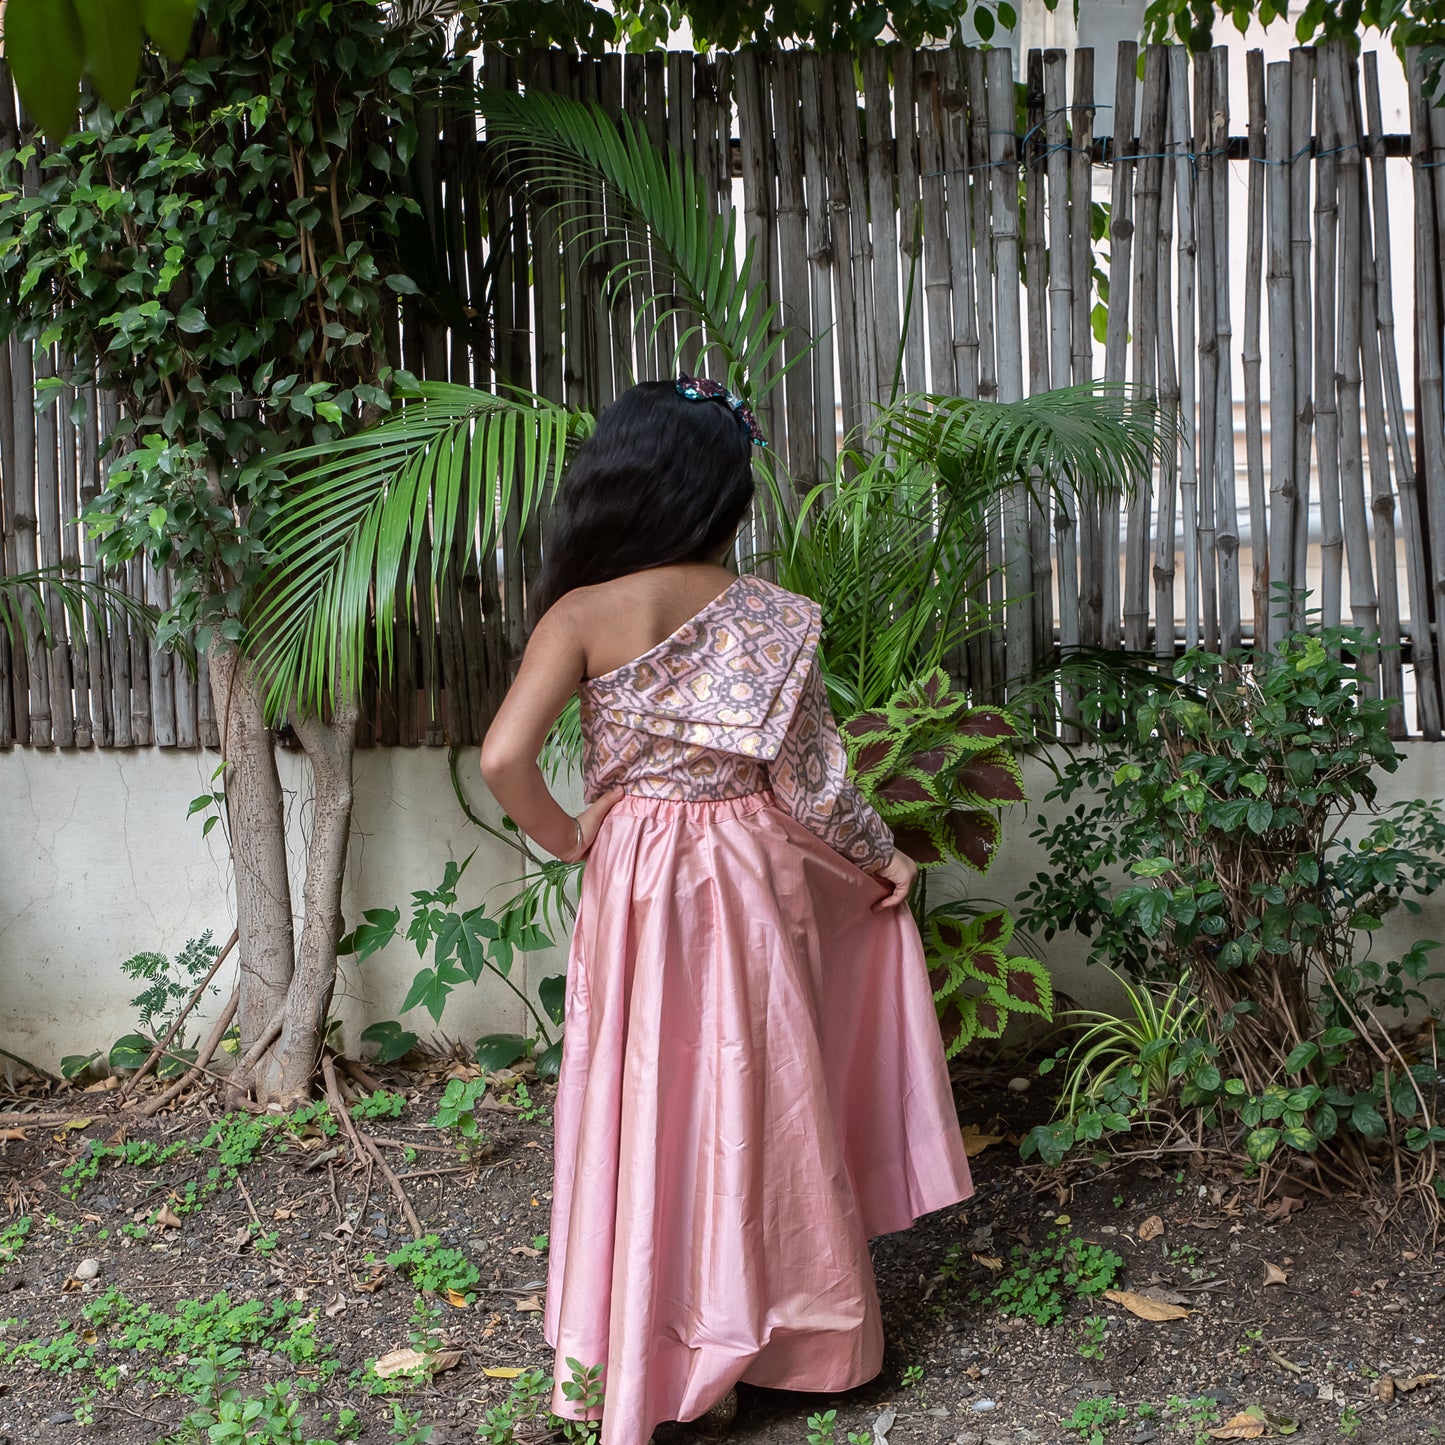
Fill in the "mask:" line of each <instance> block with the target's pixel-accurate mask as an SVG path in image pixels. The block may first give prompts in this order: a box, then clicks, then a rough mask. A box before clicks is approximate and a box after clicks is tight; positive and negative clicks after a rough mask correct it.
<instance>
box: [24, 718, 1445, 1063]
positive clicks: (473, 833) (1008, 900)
mask: <svg viewBox="0 0 1445 1445" xmlns="http://www.w3.org/2000/svg"><path fill="white" fill-rule="evenodd" d="M1403 751H1404V752H1405V754H1406V761H1405V763H1404V764H1403V765H1402V767H1401V769H1400V771H1399V772H1398V773H1396V774H1395V775H1394V776H1393V777H1391V778H1389V779H1387V780H1386V781H1385V786H1384V787H1383V789H1382V801H1383V802H1386V803H1388V802H1391V801H1394V800H1397V799H1404V798H1416V797H1425V798H1431V799H1434V798H1440V797H1445V745H1440V744H1435V745H1431V744H1425V743H1414V744H1405V745H1404V746H1403ZM212 767H214V760H213V758H212V757H211V755H210V754H198V753H177V752H167V751H163V750H161V749H157V748H150V749H144V750H138V751H135V752H130V753H122V752H114V751H100V750H96V751H92V752H74V753H44V752H35V751H28V750H21V749H16V750H14V751H12V752H9V753H5V754H0V1047H4V1048H7V1049H10V1050H12V1051H13V1052H15V1053H17V1054H20V1055H21V1056H22V1057H25V1058H29V1059H32V1060H34V1061H35V1062H36V1063H40V1064H46V1065H51V1066H53V1065H55V1064H56V1063H57V1062H58V1061H59V1059H60V1057H61V1056H62V1055H64V1054H70V1053H86V1052H89V1051H90V1050H91V1049H94V1048H98V1047H104V1046H106V1045H108V1044H109V1043H110V1042H111V1041H112V1040H114V1039H115V1038H116V1037H117V1036H119V1035H120V1034H122V1033H125V1032H127V1031H128V1030H129V1029H130V1028H132V1027H133V1026H134V1016H133V1012H132V1010H131V1009H130V1008H129V1006H128V1002H127V1001H128V1000H129V998H130V997H131V996H132V994H134V993H135V992H136V991H137V990H136V989H135V987H134V986H133V985H131V984H130V982H129V981H128V980H126V979H125V978H124V977H123V975H122V974H121V973H120V970H119V968H118V964H119V963H120V961H121V960H122V959H125V958H127V957H129V956H130V955H131V954H133V953H137V952H140V951H142V950H157V951H160V952H164V953H167V954H174V953H175V952H177V951H178V950H179V949H180V948H181V947H182V945H184V943H185V942H186V940H187V939H188V938H192V937H195V936H197V935H199V934H200V933H202V932H203V931H204V930H205V929H207V928H209V929H211V930H212V932H213V933H214V935H215V937H216V939H217V941H218V942H219V941H221V940H223V939H224V938H225V937H226V936H227V935H228V934H229V933H230V931H231V928H232V925H233V922H234V912H233V907H232V902H231V891H230V873H229V860H228V857H227V855H226V850H225V844H224V840H223V837H222V834H221V830H220V829H219V828H217V829H213V830H212V832H211V835H210V837H209V838H205V839H203V838H202V836H201V820H200V818H199V817H197V818H193V819H190V820H189V821H188V820H187V819H186V809H187V806H188V805H189V803H190V800H191V799H192V798H194V797H196V796H198V795H199V794H202V793H205V792H209V791H210V786H211V784H210V772H211V769H212ZM461 775H462V777H463V779H464V781H465V783H466V786H467V789H468V796H469V797H470V798H471V800H472V805H473V807H474V808H475V809H476V810H477V811H479V812H480V813H481V814H482V815H483V816H484V817H488V818H489V819H490V820H492V821H496V810H495V807H494V805H493V804H492V803H491V800H490V798H489V797H488V796H487V794H486V791H485V789H484V788H483V786H482V784H481V780H480V776H479V774H478V771H477V757H476V752H475V750H472V751H470V752H468V753H467V754H466V755H465V756H464V757H463V759H462V762H461ZM1025 777H1026V780H1027V784H1028V788H1029V795H1030V797H1031V798H1034V799H1042V797H1043V795H1044V793H1045V792H1046V791H1047V788H1048V785H1049V780H1050V775H1049V773H1048V770H1047V768H1046V767H1045V765H1044V763H1043V762H1041V761H1040V760H1038V759H1029V760H1027V761H1026V764H1025ZM282 778H283V784H284V786H285V788H286V796H287V806H288V809H289V812H290V816H291V819H292V821H293V823H294V825H295V826H294V827H293V829H292V833H293V836H294V837H295V838H296V840H297V845H298V846H303V842H302V840H304V837H305V836H306V833H307V830H308V820H309V801H308V797H307V791H306V786H305V783H306V772H305V768H304V765H303V763H302V761H301V760H300V759H299V758H298V757H296V756H292V755H287V756H285V757H283V759H282ZM356 781H357V787H356V795H357V799H358V805H357V811H356V819H355V829H354V834H353V842H352V849H351V859H350V866H349V868H348V873H347V886H346V893H345V909H346V916H347V920H348V923H351V922H354V921H355V920H356V919H358V918H359V917H360V915H361V912H362V910H364V909H367V908H381V907H389V906H393V905H399V906H401V907H402V910H403V916H404V917H406V916H408V909H407V906H406V905H407V904H408V902H409V899H410V894H411V892H412V890H414V889H419V888H428V887H431V886H432V885H434V884H435V883H436V882H438V881H439V880H440V878H441V874H442V870H443V868H444V867H445V864H446V861H447V860H448V859H449V858H457V859H460V858H463V857H465V856H466V855H467V854H468V853H470V852H472V851H473V849H475V850H476V856H475V858H474V859H473V861H472V864H471V866H470V868H469V869H468V871H467V874H466V876H465V878H464V880H463V894H462V896H463V901H464V902H465V903H467V904H468V905H470V904H471V903H475V902H481V901H482V900H483V899H484V898H485V897H486V896H487V895H488V892H489V890H500V891H495V892H493V894H492V896H493V897H497V898H500V897H504V896H505V885H506V884H507V882H508V880H510V879H513V878H515V877H516V875H517V863H516V855H515V854H513V853H512V852H511V851H510V850H508V849H507V848H506V847H505V846H503V845H502V844H499V843H496V842H494V841H493V840H491V839H489V838H488V837H487V836H486V835H485V834H483V833H481V832H479V830H477V829H476V828H474V827H472V826H471V825H470V824H469V823H468V822H467V821H466V819H465V817H464V816H463V814H462V811H461V809H460V808H459V807H458V805H457V801H456V798H455V797H454V795H453V793H452V788H451V783H450V780H449V778H448V776H447V764H446V755H445V754H444V753H442V752H439V751H435V750H420V749H419V750H416V751H409V750H405V749H400V748H394V749H376V750H372V751H368V752H364V753H360V754H358V757H357V780H356ZM565 801H567V802H568V803H570V804H575V803H576V801H577V799H576V797H575V790H573V791H572V793H571V796H568V797H567V798H566V799H565ZM1041 808H1042V811H1043V812H1044V813H1045V815H1046V816H1047V815H1049V812H1050V809H1049V807H1048V805H1047V804H1040V803H1038V802H1035V803H1032V804H1030V805H1028V807H1027V808H1024V807H1019V808H1015V809H1014V810H1013V812H1012V813H1011V814H1009V815H1006V819H1005V827H1004V839H1005V841H1004V845H1003V848H1002V851H1001V853H1000V856H999V858H998V861H997V862H996V863H995V865H994V868H993V870H992V872H991V873H990V874H989V876H988V877H987V878H985V879H982V880H979V879H971V878H968V877H965V878H963V879H961V880H960V882H961V883H962V885H963V888H964V890H965V891H968V892H971V893H972V894H974V895H975V896H978V897H987V898H993V899H996V900H997V901H999V902H1001V903H1003V904H1007V905H1011V904H1012V903H1013V902H1014V899H1015V897H1016V895H1017V894H1018V893H1019V891H1020V890H1021V889H1022V888H1023V887H1024V886H1025V884H1026V883H1027V882H1028V881H1029V879H1031V878H1032V877H1033V876H1034V875H1035V874H1036V873H1038V872H1040V871H1042V870H1044V869H1046V868H1047V866H1048V859H1047V856H1046V855H1045V854H1044V853H1043V850H1042V849H1041V848H1039V847H1038V846H1037V845H1036V844H1034V843H1033V842H1032V841H1031V840H1030V839H1029V836H1028V835H1029V832H1030V831H1031V828H1032V825H1033V822H1034V821H1035V815H1036V814H1037V813H1038V812H1039V811H1040V809H1041ZM296 861H297V860H293V863H294V862H296ZM297 872H298V875H299V869H298V870H297ZM942 886H943V881H942V880H938V881H936V882H934V883H933V884H932V885H931V887H932V891H933V896H934V897H939V896H941V888H942ZM1421 936H1423V937H1427V938H1439V939H1442V940H1445V895H1442V896H1440V897H1438V898H1437V899H1434V900H1430V901H1428V902H1427V903H1426V905H1425V910H1424V913H1423V914H1422V915H1421V916H1420V917H1419V918H1413V919H1412V918H1409V917H1408V916H1404V915H1401V916H1400V917H1399V918H1398V919H1397V920H1396V921H1395V922H1394V923H1393V924H1392V927H1391V928H1390V929H1388V930H1386V932H1385V933H1384V934H1383V935H1382V936H1381V938H1380V940H1379V949H1380V951H1381V952H1382V953H1384V952H1385V951H1386V950H1390V951H1393V953H1394V954H1396V955H1397V954H1398V953H1399V952H1400V951H1403V949H1404V947H1405V946H1407V945H1408V943H1409V942H1410V941H1411V940H1412V939H1413V938H1415V937H1421ZM1042 951H1043V952H1044V955H1045V957H1046V958H1047V961H1048V963H1049V964H1050V966H1051V968H1052V969H1053V970H1054V973H1055V976H1056V980H1057V983H1058V987H1059V988H1060V989H1062V990H1063V991H1065V992H1066V993H1068V994H1069V995H1070V996H1072V997H1073V998H1074V999H1075V1000H1076V1001H1077V1002H1079V1003H1080V1004H1082V1005H1084V1006H1086V1007H1087V1006H1093V1005H1096V1004H1100V1003H1103V1002H1105V1001H1107V1000H1108V998H1109V997H1110V988H1109V981H1108V978H1107V976H1106V975H1104V974H1102V973H1101V972H1100V971H1098V970H1090V969H1087V968H1085V967H1084V966H1083V958H1084V955H1085V953H1086V952H1087V946H1086V944H1085V942H1084V940H1082V939H1081V938H1078V937H1077V936H1070V937H1066V938H1059V939H1055V940H1054V941H1053V943H1051V944H1049V945H1047V946H1046V947H1045V948H1044V949H1043V950H1042ZM562 964H563V959H562V957H561V953H560V950H557V951H553V952H548V953H539V954H532V955H523V956H521V957H520V958H519V960H518V963H517V966H516V976H517V979H518V982H519V983H522V984H524V985H525V986H526V987H528V988H529V989H535V987H536V984H537V982H538V981H539V980H540V979H542V978H544V977H546V976H547V975H548V974H550V973H556V972H560V971H561V968H562ZM418 965H419V960H418V958H417V955H416V952H415V949H414V948H413V947H412V946H411V945H410V944H406V943H402V944H401V945H398V946H393V947H391V948H389V949H387V950H385V951H384V952H383V953H380V954H377V955H375V956H373V957H372V958H371V959H369V960H368V961H367V962H366V963H365V964H364V965H362V966H360V967H357V966H355V965H351V964H348V965H347V966H346V967H345V968H344V970H343V977H342V980H341V983H340V986H339V989H338V996H337V1003H336V1012H337V1014H338V1015H339V1017H340V1019H341V1021H342V1024H343V1027H344V1030H345V1037H346V1039H347V1040H348V1041H349V1042H354V1041H355V1040H356V1036H357V1034H358V1033H359V1031H360V1030H361V1029H362V1028H364V1027H365V1025H366V1024H367V1023H368V1022H371V1021H374V1020H376V1019H384V1018H395V1017H397V1016H398V1012H397V1011H398V1009H399V1007H400V1004H401V1001H402V999H403V997H404V996H405V993H406V990H407V988H408V986H409V985H410V982H411V979H412V976H413V974H414V973H415V972H416V969H417V967H418ZM229 980H230V971H229V970H228V971H227V974H226V976H225V978H224V980H223V981H224V982H226V983H227V984H229ZM1442 997H1445V995H1442ZM405 1021H406V1022H407V1023H408V1025H409V1026H410V1027H412V1028H414V1029H416V1030H417V1031H418V1032H419V1033H422V1034H423V1035H424V1036H425V1035H427V1034H429V1033H431V1032H433V1027H432V1024H431V1020H430V1018H429V1017H428V1016H427V1015H426V1014H425V1013H424V1012H421V1011H415V1012H413V1013H412V1014H411V1015H409V1016H408V1017H407V1019H406V1020H405ZM525 1021H526V1015H525V1013H524V1010H523V1008H522V1005H521V1004H520V1002H519V1001H518V1000H517V999H516V997H515V996H514V995H513V994H512V993H511V992H509V991H508V990H507V989H506V988H505V987H504V986H503V985H502V984H500V983H499V982H497V981H495V980H493V979H491V978H485V979H484V980H483V982H482V984H481V985H480V986H479V987H477V988H475V989H471V988H464V989H462V990H460V991H458V992H457V993H455V994H453V995H452V999H451V1002H450V1003H449V1006H448V1009H447V1012H446V1014H445V1015H444V1017H443V1020H442V1031H443V1032H444V1033H445V1034H446V1035H448V1036H450V1037H451V1038H454V1039H459V1040H461V1041H463V1042H469V1041H470V1040H472V1039H474V1038H475V1037H476V1036H477V1035H478V1034H481V1033H487V1032H493V1031H501V1030H508V1031H513V1030H515V1031H518V1032H523V1031H525Z"/></svg>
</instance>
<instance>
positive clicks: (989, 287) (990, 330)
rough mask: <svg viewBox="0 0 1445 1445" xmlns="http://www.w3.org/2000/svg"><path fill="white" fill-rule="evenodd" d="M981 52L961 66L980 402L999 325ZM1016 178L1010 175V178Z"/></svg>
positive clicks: (991, 388)
mask: <svg viewBox="0 0 1445 1445" xmlns="http://www.w3.org/2000/svg"><path fill="white" fill-rule="evenodd" d="M984 61H985V52H984V51H982V50H966V51H965V52H964V66H965V69H966V72H967V76H968V108H969V109H968V117H969V138H968V149H969V162H970V166H971V168H972V175H973V260H974V279H973V284H974V296H975V300H976V304H977V308H978V393H977V394H978V395H979V396H980V397H982V398H983V399H984V400H985V401H998V400H1001V397H1000V395H999V378H998V368H999V341H998V332H999V326H998V323H997V320H996V316H997V312H996V306H997V302H996V299H995V297H994V267H993V250H992V245H991V243H990V240H989V214H990V197H991V195H992V192H993V186H994V182H993V174H994V170H993V167H994V162H993V153H992V149H991V147H992V139H991V137H990V134H989V132H990V129H991V115H990V106H991V105H992V97H991V94H990V83H989V81H988V79H987V76H986V73H985V68H984ZM1012 106H1013V72H1012V71H1010V72H1009V82H1008V108H1007V113H1008V117H1009V120H1008V125H1009V134H1010V135H1012V134H1013V124H1014V122H1013V110H1012ZM1016 179H1017V177H1015V180H1016Z"/></svg>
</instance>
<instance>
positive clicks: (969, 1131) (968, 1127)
mask: <svg viewBox="0 0 1445 1445" xmlns="http://www.w3.org/2000/svg"><path fill="white" fill-rule="evenodd" d="M962 1132H963V1152H964V1153H965V1154H966V1155H967V1156H968V1158H970V1159H972V1158H974V1157H975V1155H978V1154H982V1153H983V1151H984V1150H985V1149H987V1148H988V1147H989V1145H990V1144H999V1143H1002V1142H1003V1135H1002V1134H985V1133H984V1132H983V1130H982V1129H980V1128H979V1127H978V1125H977V1124H965V1125H964V1126H963V1131H962Z"/></svg>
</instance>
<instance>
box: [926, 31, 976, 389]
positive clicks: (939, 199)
mask: <svg viewBox="0 0 1445 1445" xmlns="http://www.w3.org/2000/svg"><path fill="white" fill-rule="evenodd" d="M916 61H917V67H916V71H915V74H914V94H915V95H916V97H917V101H918V163H919V169H920V171H921V173H922V174H921V178H920V184H921V187H922V195H923V304H924V312H925V313H926V316H927V322H928V357H929V363H930V370H929V382H928V385H929V387H930V389H931V390H933V391H935V392H937V393H939V394H940V395H947V394H948V393H949V392H951V391H953V389H954V370H953V316H952V306H953V284H954V281H953V271H952V265H951V260H952V245H953V237H952V235H951V234H950V232H949V216H948V199H947V192H948V188H949V187H950V186H952V185H953V183H954V181H955V179H957V181H958V182H959V183H960V184H963V183H964V181H965V177H963V176H959V177H957V178H955V177H953V176H950V175H946V174H945V163H944V159H943V128H944V113H943V80H944V77H943V74H942V72H941V70H940V68H939V67H940V64H941V58H940V57H939V55H938V54H937V52H935V51H928V50H920V51H918V52H917V56H916Z"/></svg>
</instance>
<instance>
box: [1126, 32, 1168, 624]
mask: <svg viewBox="0 0 1445 1445" xmlns="http://www.w3.org/2000/svg"><path fill="white" fill-rule="evenodd" d="M1166 103H1167V96H1166V94H1165V68H1164V47H1163V46H1159V45H1151V46H1149V47H1148V48H1147V49H1146V50H1145V52H1144V94H1143V109H1142V111H1141V114H1140V121H1139V151H1140V160H1139V179H1138V191H1137V195H1136V199H1135V211H1136V215H1137V217H1138V221H1137V225H1138V228H1139V233H1140V244H1139V246H1138V248H1137V250H1136V251H1135V256H1134V283H1133V289H1134V295H1135V296H1136V297H1138V305H1137V307H1136V308H1135V319H1134V336H1133V363H1134V364H1133V371H1134V382H1135V385H1137V386H1143V387H1145V388H1148V387H1152V385H1153V384H1154V379H1155V360H1156V348H1157V344H1158V342H1157V336H1158V328H1159V321H1160V318H1159V317H1158V316H1157V315H1156V314H1154V308H1153V307H1151V306H1150V304H1149V302H1150V300H1151V299H1154V301H1155V305H1157V304H1158V302H1157V297H1158V285H1159V253H1158V251H1157V250H1156V249H1155V238H1156V236H1157V235H1158V230H1159V200H1160V186H1161V180H1162V177H1163V174H1164V162H1163V159H1162V155H1161V152H1162V150H1163V145H1164V117H1165V106H1166ZM1152 493H1153V485H1152V480H1150V481H1146V480H1145V479H1143V478H1141V479H1140V484H1139V487H1138V489H1137V490H1136V491H1135V493H1134V496H1133V498H1132V499H1131V501H1130V505H1129V525H1128V531H1127V535H1126V537H1125V542H1124V646H1125V647H1127V648H1129V649H1130V650H1131V651H1135V652H1142V651H1143V650H1144V649H1145V648H1146V647H1147V646H1148V645H1149V517H1150V508H1151V504H1152ZM1170 621H1172V612H1171V618H1170ZM1159 622H1160V625H1161V626H1163V625H1167V624H1166V623H1165V620H1164V619H1163V618H1160V619H1159Z"/></svg>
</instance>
